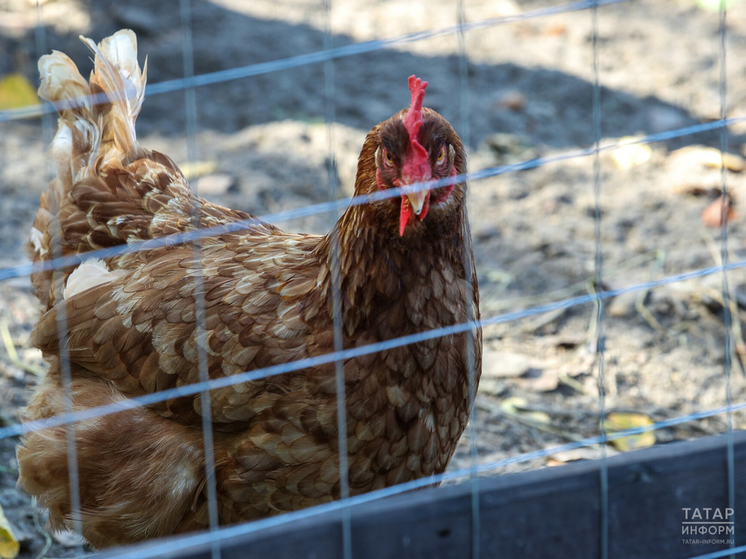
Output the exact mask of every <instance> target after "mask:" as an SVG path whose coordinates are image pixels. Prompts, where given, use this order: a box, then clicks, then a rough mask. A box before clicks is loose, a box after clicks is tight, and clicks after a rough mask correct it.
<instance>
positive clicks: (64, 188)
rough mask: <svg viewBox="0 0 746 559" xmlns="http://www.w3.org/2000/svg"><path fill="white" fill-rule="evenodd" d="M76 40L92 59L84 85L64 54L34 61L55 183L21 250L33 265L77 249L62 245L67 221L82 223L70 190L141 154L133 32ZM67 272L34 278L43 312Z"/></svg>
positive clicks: (139, 80)
mask: <svg viewBox="0 0 746 559" xmlns="http://www.w3.org/2000/svg"><path fill="white" fill-rule="evenodd" d="M81 40H82V41H83V42H84V43H85V44H86V45H87V46H88V47H89V48H90V49H91V50H92V51H93V52H94V53H95V55H96V56H95V61H94V64H95V68H94V71H93V72H92V73H91V76H90V83H89V82H88V81H86V79H85V78H84V77H83V76H82V75H81V74H80V72H79V70H78V67H77V66H76V65H75V63H74V62H73V61H72V60H71V59H70V58H69V57H68V56H67V55H66V54H64V53H62V52H59V51H53V52H52V54H49V55H45V56H42V57H41V58H40V59H39V75H40V78H41V85H40V86H39V96H40V97H41V98H43V99H46V100H48V101H50V102H51V103H52V104H53V105H54V106H55V108H56V109H57V112H58V113H59V117H60V118H59V124H58V129H57V134H56V135H55V137H54V140H53V141H52V146H51V148H50V154H51V158H52V160H53V162H54V165H55V168H56V171H57V178H56V179H55V180H53V181H52V183H51V184H50V185H49V190H48V191H47V192H46V193H45V194H44V195H43V196H42V199H41V204H40V207H39V211H38V213H37V215H36V219H35V221H34V227H33V230H32V232H31V240H30V242H29V243H28V245H27V247H28V250H29V252H30V254H31V257H32V259H33V260H34V261H39V260H49V259H51V258H52V257H53V256H54V254H53V252H54V251H53V250H52V248H53V247H57V248H58V250H59V248H60V247H61V254H63V255H66V254H70V253H74V252H76V251H77V249H76V246H75V243H73V242H64V241H63V240H67V241H70V239H68V238H67V237H69V236H70V235H69V232H65V231H61V229H60V228H62V229H65V226H64V225H63V224H64V223H65V222H66V221H70V222H81V220H83V221H84V220H85V218H86V216H85V214H81V212H80V210H79V208H77V207H76V206H75V201H74V199H73V198H74V197H73V195H72V191H73V187H74V185H75V184H78V183H80V182H81V181H84V180H85V179H88V178H95V177H97V176H98V175H99V171H100V170H102V169H103V168H104V167H113V168H115V169H116V168H120V169H121V168H122V167H124V166H126V165H128V164H129V163H131V162H132V161H134V160H136V159H138V158H140V157H142V155H143V153H144V151H143V150H141V148H140V147H139V146H138V144H137V136H136V134H135V120H136V118H137V115H138V113H139V112H140V108H141V107H142V102H143V98H144V94H145V83H146V72H147V64H146V66H145V68H143V70H142V71H141V70H140V66H139V65H138V62H137V38H136V37H135V34H134V33H133V32H132V31H130V30H122V31H118V32H117V33H115V34H114V35H112V36H111V37H108V38H106V39H104V40H103V41H101V42H100V43H99V44H98V45H96V44H95V43H94V42H93V41H91V40H90V39H86V38H84V37H81ZM58 243H59V244H58ZM69 273H70V270H66V271H64V272H63V274H62V278H54V274H52V273H51V272H43V273H38V274H35V275H34V277H33V278H32V281H33V283H34V287H35V288H36V292H37V295H38V296H39V298H40V300H41V302H42V306H43V307H49V306H51V304H53V302H54V299H55V292H56V291H55V290H56V289H57V287H58V284H62V285H64V281H65V278H66V277H67V275H69Z"/></svg>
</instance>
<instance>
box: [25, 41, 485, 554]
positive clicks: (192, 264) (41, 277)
mask: <svg viewBox="0 0 746 559" xmlns="http://www.w3.org/2000/svg"><path fill="white" fill-rule="evenodd" d="M88 44H89V46H91V48H92V49H94V52H96V61H95V62H96V70H95V72H94V73H93V74H92V76H91V80H90V85H89V84H88V83H87V82H86V81H85V80H84V79H83V78H82V77H80V75H79V74H78V72H77V68H76V67H75V65H74V64H73V63H72V61H70V60H69V59H68V58H67V57H66V56H65V55H63V54H61V53H54V54H52V55H49V56H47V57H44V58H42V60H41V61H40V70H41V74H42V86H41V88H40V94H41V95H42V96H44V97H45V98H47V99H50V100H52V101H56V102H60V101H64V100H66V99H72V98H75V97H77V96H79V95H85V94H87V93H90V92H92V93H100V92H106V94H107V95H108V98H109V100H110V101H111V103H109V104H106V105H101V106H83V107H72V108H70V106H65V107H61V106H58V108H60V115H61V118H60V128H59V131H58V134H57V136H56V137H55V140H54V142H53V146H52V150H51V152H52V156H53V158H54V160H55V165H56V167H57V178H56V179H55V180H54V181H53V182H52V183H51V185H50V188H49V190H48V191H47V193H45V195H44V196H43V197H42V202H41V206H40V209H39V212H38V214H37V218H36V221H35V223H34V229H33V230H32V236H31V242H30V248H31V251H32V253H33V257H34V259H35V260H37V261H39V260H47V259H50V258H51V257H52V256H53V253H54V251H55V250H61V253H62V254H65V255H67V254H80V253H84V252H88V251H92V250H95V249H98V248H104V247H111V246H116V245H123V244H130V245H132V244H136V243H139V242H142V241H146V240H149V239H155V238H160V237H163V236H166V235H169V234H173V233H180V232H187V231H192V230H194V229H195V228H197V227H210V226H215V225H221V224H228V223H234V222H236V221H240V220H244V219H248V218H250V216H249V215H247V214H244V213H242V212H238V211H233V210H229V209H226V208H223V207H220V206H217V205H214V204H211V203H209V202H207V201H204V200H201V199H199V198H197V197H196V196H194V195H193V194H192V193H191V191H190V189H189V187H188V184H187V182H186V180H185V179H184V177H183V175H182V174H181V172H180V171H179V169H178V167H177V166H176V165H175V164H174V163H173V162H172V161H171V160H170V159H169V158H168V157H166V156H165V155H162V154H160V153H157V152H152V151H148V150H145V149H143V148H141V147H140V146H139V145H138V144H137V142H136V140H135V133H134V121H135V117H136V116H137V111H138V110H139V106H140V103H141V102H142V90H143V88H144V84H145V76H144V74H141V73H140V70H139V67H138V66H137V58H136V53H137V50H136V42H135V38H134V34H132V33H131V32H127V31H121V32H119V33H117V34H116V35H114V36H112V37H110V38H108V39H106V40H104V41H103V42H102V43H101V44H99V45H98V47H96V46H95V45H94V44H93V43H92V42H90V41H88ZM426 85H427V84H424V85H423V84H420V82H419V80H414V81H413V80H412V79H411V78H410V88H411V89H412V98H413V101H412V106H411V107H410V108H409V109H404V110H402V111H400V112H399V113H397V114H396V115H394V116H393V117H392V118H391V119H389V120H387V121H385V122H383V123H381V124H379V125H377V126H376V127H374V128H373V129H372V130H371V131H370V133H369V134H368V135H367V137H366V140H365V143H364V145H363V148H362V152H361V154H360V159H359V162H358V172H357V177H356V184H355V193H356V194H358V195H361V194H370V193H373V192H376V191H378V190H386V189H388V188H392V187H395V186H400V185H405V184H410V183H411V182H417V181H419V180H428V179H431V178H432V179H438V178H443V177H448V176H455V175H456V174H461V173H464V172H465V171H466V163H465V155H464V151H463V147H462V145H461V142H460V140H459V138H458V136H457V135H456V133H455V132H454V131H453V129H452V128H451V126H450V125H449V124H448V123H447V121H445V119H443V118H442V117H441V116H440V115H438V114H437V113H435V112H434V111H431V110H429V109H422V108H421V104H422V97H423V96H424V88H425V86H426ZM117 89H121V90H124V91H128V92H129V93H130V95H129V97H127V96H123V95H118V94H117V93H116V91H117ZM418 146H419V148H421V149H419V148H418ZM465 195H466V185H465V184H464V183H459V184H456V185H455V186H454V185H451V186H446V187H442V188H437V189H432V190H431V191H426V192H424V193H421V194H417V193H415V194H411V195H402V196H400V197H395V198H390V199H386V200H381V201H378V202H374V203H371V204H365V205H354V206H351V207H350V208H348V210H347V211H346V212H345V213H344V215H343V216H342V217H341V219H340V220H339V222H338V223H337V224H336V225H335V227H334V228H333V229H332V231H331V232H330V233H329V234H328V235H326V236H316V235H299V234H287V233H284V232H282V231H280V230H279V229H277V228H276V227H274V226H272V225H270V224H267V223H263V222H260V221H256V222H255V223H254V224H253V225H250V226H249V227H248V228H246V229H244V230H241V231H239V232H235V233H223V234H220V235H217V236H211V237H207V238H204V239H203V240H202V241H201V248H200V249H199V250H196V249H195V247H193V246H192V245H191V244H176V245H173V244H171V245H167V246H162V247H158V248H151V249H148V250H142V251H138V252H131V253H128V254H124V255H119V256H113V257H109V258H106V259H105V260H97V259H91V260H88V261H85V262H84V263H82V264H81V265H80V266H78V267H77V268H76V269H75V270H70V269H67V270H64V271H59V272H55V273H52V272H44V273H39V274H36V275H35V276H34V277H33V282H34V286H35V288H36V291H37V295H38V296H39V299H40V301H41V304H42V311H43V314H42V317H41V318H40V320H39V323H38V324H37V326H36V328H35V330H34V333H33V342H34V344H35V345H36V346H37V347H39V348H41V349H42V351H43V352H44V354H45V356H46V357H47V359H48V360H49V362H50V365H51V367H50V370H49V372H48V373H47V375H46V377H45V378H44V379H43V381H42V383H41V384H40V386H39V387H38V388H37V389H36V392H35V394H34V396H33V398H32V400H31V402H30V405H29V407H28V411H27V414H26V419H27V420H33V419H41V418H47V417H52V416H56V415H59V414H62V413H64V411H65V409H64V404H63V390H62V381H61V368H60V359H61V356H60V346H61V343H60V332H61V329H60V325H61V324H62V325H64V333H65V336H64V337H63V339H64V338H66V343H65V344H64V346H63V347H65V348H66V352H64V353H67V355H68V356H69V362H70V368H71V374H72V379H73V382H72V387H71V393H72V398H73V402H72V403H73V408H74V409H75V410H85V409H90V408H94V407H97V406H101V405H106V404H111V403H114V402H118V401H122V400H124V399H127V398H132V397H136V396H141V395H146V394H151V393H154V392H157V391H161V390H164V389H169V388H174V387H179V386H185V385H189V384H192V383H196V382H199V380H200V375H199V367H198V362H199V359H200V355H202V356H204V359H205V360H206V363H207V369H208V374H209V377H210V378H211V379H219V378H222V377H231V376H232V375H236V374H238V373H242V372H244V371H251V370H255V369H261V368H264V367H268V366H272V365H279V364H284V363H291V362H294V361H297V360H298V359H303V358H306V357H313V356H319V355H325V354H328V353H331V352H333V351H334V319H333V316H334V304H333V297H332V272H331V270H332V266H333V264H334V262H333V257H332V254H333V248H334V246H335V244H336V245H337V246H338V254H339V266H340V272H341V274H340V280H339V281H340V286H341V292H340V299H341V323H342V331H343V345H344V348H345V349H349V348H355V347H362V346H366V345H368V344H371V343H376V342H380V341H384V340H391V339H395V338H399V337H402V336H407V335H410V334H416V333H419V332H424V331H429V330H432V329H436V328H440V327H443V326H450V325H453V324H459V323H463V322H466V321H468V320H473V319H477V318H478V317H479V309H478V289H477V280H476V275H475V273H474V262H473V253H472V250H471V238H470V233H469V228H468V220H467V216H466V207H465ZM196 216H199V219H197V218H196ZM55 243H57V245H56V246H58V247H60V248H59V249H55ZM200 293H203V294H204V305H201V304H197V303H196V301H199V300H200ZM195 294H196V295H195ZM63 308H64V313H62V312H61V309H63ZM200 314H203V316H204V330H201V329H198V328H197V324H198V318H197V317H198V316H199V315H200ZM61 318H62V319H63V320H62V321H60V319H61ZM202 340H204V346H203V351H202V352H200V350H199V348H200V343H201V341H202ZM469 363H472V364H473V366H474V368H475V378H476V379H478V376H479V372H480V370H481V333H480V332H479V331H476V330H475V331H472V332H466V333H462V334H457V335H451V336H445V337H440V338H433V339H429V340H427V341H423V342H419V343H416V344H410V345H405V346H401V347H396V348H393V349H389V350H385V351H380V352H376V353H369V354H366V355H362V356H359V357H356V358H352V359H347V360H345V361H344V364H343V371H344V388H345V399H346V421H347V433H346V441H347V448H348V463H349V471H348V475H349V487H350V493H351V494H352V495H355V494H359V493H363V492H366V491H371V490H375V489H379V488H383V487H386V486H390V485H393V484H396V483H401V482H405V481H408V480H412V479H416V478H419V477H423V476H427V475H431V474H435V473H440V472H443V471H444V470H445V468H446V466H447V464H448V462H449V460H450V458H451V456H452V455H453V452H454V451H455V448H456V444H457V443H458V440H459V437H460V436H461V433H462V432H463V430H464V428H465V425H466V422H467V418H468V415H469V402H470V386H469V376H470V375H469V370H468V367H469ZM475 390H476V386H472V387H471V395H472V397H473V394H474V392H475ZM336 406H337V394H336V377H335V367H334V363H331V364H328V365H322V366H317V367H313V368H307V369H303V370H296V371H292V372H289V373H285V374H282V375H277V376H271V377H267V378H262V379H260V380H255V381H252V382H244V383H240V384H233V385H230V386H225V387H222V388H217V389H213V390H211V391H210V392H209V413H210V417H211V419H212V422H213V436H214V455H215V468H216V469H215V477H216V490H217V497H218V514H219V521H220V523H221V525H224V524H229V523H235V522H239V521H245V520H250V519H256V518H261V517H265V516H269V515H273V514H278V513H282V512H286V511H292V510H297V509H299V508H303V507H307V506H311V505H315V504H319V503H324V502H328V501H330V500H333V499H338V498H339V497H340V470H339V433H338V418H337V407H336ZM207 409H208V407H207V406H206V405H205V403H204V402H202V400H201V395H200V394H196V395H193V396H191V395H190V396H183V397H179V398H173V399H170V400H166V401H165V402H159V403H154V404H151V405H148V406H145V407H139V408H136V409H131V410H127V411H122V412H119V413H115V414H112V415H106V416H103V417H98V418H95V419H90V420H85V421H82V422H79V423H77V424H75V437H76V449H77V457H78V468H79V478H80V497H81V509H82V510H81V520H82V525H83V533H84V536H85V537H86V538H87V539H88V540H89V541H90V542H91V543H92V544H93V545H94V546H96V547H106V546H111V545H116V544H122V543H130V542H135V541H139V540H143V539H146V538H150V537H158V536H164V535H168V534H172V533H177V532H183V531H188V530H195V529H201V528H205V527H207V525H208V504H207V497H206V495H207V490H206V487H205V480H206V469H205V468H206V466H205V458H204V443H203V437H202V419H203V418H202V414H203V413H206V412H207ZM66 443H67V439H66V431H65V427H64V426H63V427H55V428H48V429H44V430H40V431H36V432H31V433H29V434H27V435H26V436H25V438H24V440H23V442H22V445H21V446H19V448H18V460H19V467H20V472H21V475H20V483H21V485H22V486H23V487H24V488H25V489H26V490H27V491H28V492H29V493H31V494H33V495H36V496H37V497H38V498H39V500H40V501H41V503H42V504H44V505H45V506H47V507H48V508H49V510H50V522H51V524H52V525H53V527H55V528H59V527H62V526H64V525H70V524H71V518H70V514H71V509H70V494H69V488H68V465H67V464H68V463H67V460H68V455H67V450H66Z"/></svg>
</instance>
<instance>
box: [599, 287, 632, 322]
mask: <svg viewBox="0 0 746 559" xmlns="http://www.w3.org/2000/svg"><path fill="white" fill-rule="evenodd" d="M638 296H639V293H637V292H636V291H630V292H628V293H622V294H621V295H617V296H616V297H614V298H613V299H612V300H611V302H610V303H609V305H608V306H607V307H606V314H607V315H608V316H611V317H613V318H624V317H626V316H632V315H633V314H635V312H636V311H635V305H636V304H637V297H638Z"/></svg>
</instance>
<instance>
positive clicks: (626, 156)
mask: <svg viewBox="0 0 746 559" xmlns="http://www.w3.org/2000/svg"><path fill="white" fill-rule="evenodd" d="M639 140H640V138H639V137H636V136H625V137H624V138H619V147H618V148H617V149H615V150H614V152H613V153H612V154H611V157H612V159H613V160H614V163H616V166H617V167H619V168H620V169H624V170H625V171H626V170H628V169H631V168H632V167H637V166H638V165H642V164H643V163H645V162H646V161H649V160H650V158H651V157H652V155H653V150H652V148H651V147H650V146H649V145H648V144H641V143H635V142H638V141H639Z"/></svg>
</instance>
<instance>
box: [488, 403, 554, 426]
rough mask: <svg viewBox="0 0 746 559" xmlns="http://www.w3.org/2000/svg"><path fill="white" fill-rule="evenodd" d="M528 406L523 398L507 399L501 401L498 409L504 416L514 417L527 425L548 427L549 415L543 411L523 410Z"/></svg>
mask: <svg viewBox="0 0 746 559" xmlns="http://www.w3.org/2000/svg"><path fill="white" fill-rule="evenodd" d="M527 405H528V402H526V400H525V399H523V398H508V399H507V400H503V401H502V403H501V404H500V409H501V410H502V412H503V413H504V414H506V415H510V416H513V417H515V418H516V419H518V420H520V421H522V422H523V423H527V424H529V425H539V426H545V425H549V424H550V423H551V422H552V420H551V418H550V417H549V414H547V413H545V412H543V411H527V410H525V409H524V408H525V407H526V406H527Z"/></svg>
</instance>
